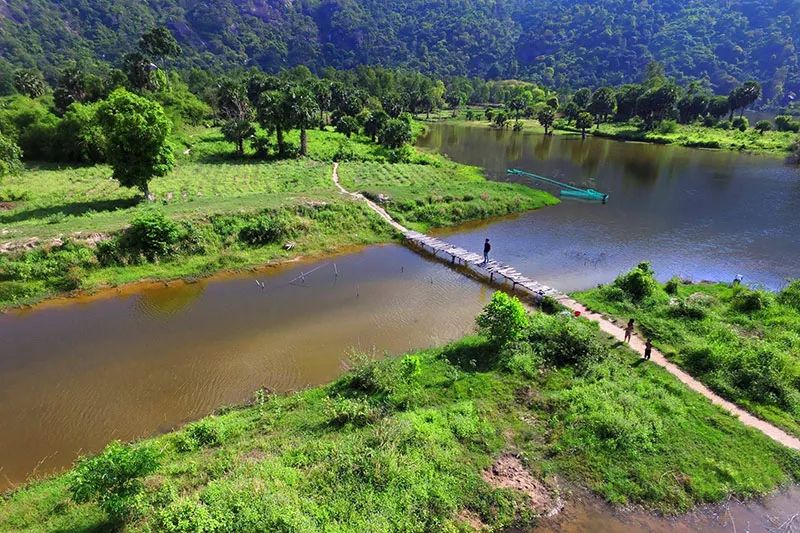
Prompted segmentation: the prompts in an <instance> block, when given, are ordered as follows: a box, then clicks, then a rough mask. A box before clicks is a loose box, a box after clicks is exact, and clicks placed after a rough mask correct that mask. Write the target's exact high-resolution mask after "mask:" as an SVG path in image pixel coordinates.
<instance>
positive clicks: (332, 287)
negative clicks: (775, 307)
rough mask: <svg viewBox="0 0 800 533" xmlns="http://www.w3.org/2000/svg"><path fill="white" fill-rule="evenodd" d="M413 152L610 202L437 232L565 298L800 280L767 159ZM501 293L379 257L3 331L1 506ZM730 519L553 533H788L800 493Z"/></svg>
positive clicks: (598, 146) (798, 187)
mask: <svg viewBox="0 0 800 533" xmlns="http://www.w3.org/2000/svg"><path fill="white" fill-rule="evenodd" d="M421 142H422V143H423V144H424V145H425V146H427V147H429V148H433V149H438V150H441V151H443V152H445V153H447V154H448V155H450V156H451V157H452V158H453V159H456V160H458V161H462V162H467V163H471V164H475V165H481V166H484V167H486V169H487V173H488V175H489V176H490V177H492V178H494V179H506V175H505V170H506V168H510V167H518V168H522V169H524V170H528V171H531V172H534V173H539V174H544V175H547V176H551V177H555V178H557V179H561V180H565V181H570V182H576V183H581V184H583V183H586V184H589V185H591V186H592V187H593V188H595V189H598V190H601V191H603V192H607V193H609V194H610V195H611V200H610V202H609V203H608V204H606V205H599V204H587V203H579V202H564V203H563V204H562V205H560V206H557V207H554V208H548V209H545V210H541V211H538V212H533V213H530V214H526V215H522V216H517V217H510V218H507V219H503V220H500V221H493V222H491V223H477V224H471V225H466V226H463V227H460V228H456V229H451V230H447V231H442V232H440V233H441V234H443V235H446V236H447V238H448V239H449V240H451V241H453V242H456V243H459V244H461V245H464V246H465V247H468V248H470V249H478V248H479V246H480V244H481V243H482V241H483V238H484V236H488V237H490V238H491V239H492V240H493V242H494V252H495V256H496V257H498V258H499V259H502V260H504V261H506V262H508V263H511V264H513V265H514V266H515V267H517V268H518V269H519V270H520V271H521V272H523V273H525V274H526V275H528V276H531V277H535V278H536V279H538V280H539V281H542V282H545V283H547V284H549V285H552V286H554V287H556V288H559V289H562V290H572V289H580V288H586V287H590V286H592V285H594V284H595V283H600V282H607V281H610V280H612V279H613V278H614V276H615V275H616V274H617V273H619V272H621V271H623V270H626V269H628V268H630V267H631V266H632V265H633V264H635V263H636V262H637V261H639V260H642V259H650V260H652V261H653V264H654V266H655V268H656V269H657V270H658V271H659V274H660V276H661V277H662V278H666V277H669V276H670V275H671V274H673V273H677V274H682V275H685V276H691V277H694V278H709V279H729V278H730V277H732V276H733V275H734V274H736V273H742V274H743V275H744V276H745V280H746V281H751V282H756V283H762V284H764V285H765V286H768V287H771V288H778V287H780V286H781V284H782V283H784V280H785V279H786V278H788V277H800V271H799V270H798V268H800V267H798V265H800V241H799V240H798V239H800V227H798V224H800V222H799V221H800V217H798V213H800V180H798V175H797V171H796V170H794V169H789V168H787V167H784V166H782V164H781V163H780V161H777V160H774V159H772V158H765V157H750V156H742V155H739V154H727V153H713V152H707V151H699V150H687V149H681V148H670V147H662V146H651V145H642V144H633V143H616V142H612V141H606V140H600V139H587V140H586V141H581V140H580V139H574V138H567V137H557V136H556V137H550V138H545V137H542V136H539V135H528V134H515V133H513V132H495V131H491V130H483V129H466V128H458V127H451V126H435V127H433V128H432V129H431V130H430V132H429V134H428V135H427V136H426V137H424V138H423V139H422V141H421ZM590 178H591V179H590ZM527 184H530V183H527ZM334 264H335V265H336V267H335V268H334ZM337 272H338V275H337ZM304 273H305V274H306V275H305V276H303V277H301V275H302V274H304ZM256 281H259V282H260V283H263V284H264V288H261V287H260V286H259V285H258V284H257V283H256ZM491 293H492V291H491V289H489V288H487V287H486V286H485V285H482V284H480V283H478V282H476V281H474V280H472V279H469V278H466V277H464V276H463V275H461V274H458V273H456V272H454V271H452V270H450V269H449V268H447V267H446V266H444V265H442V264H440V263H437V262H433V261H430V260H427V259H424V258H422V257H420V256H418V255H416V254H415V253H413V252H411V251H410V250H408V249H406V248H404V247H402V246H398V245H386V246H375V247H370V248H365V249H357V250H354V251H351V252H349V253H345V254H341V255H337V256H332V257H328V258H322V259H317V260H313V261H307V262H300V263H292V264H288V265H284V266H281V267H277V268H270V269H266V270H263V271H260V272H254V273H246V274H240V275H235V276H222V277H216V278H213V279H209V280H205V281H201V282H199V283H193V284H184V283H176V284H171V285H169V286H164V285H163V284H160V285H154V286H149V287H144V288H143V287H135V288H132V289H123V290H119V291H110V292H108V293H104V294H102V295H99V296H91V297H87V298H78V299H69V300H64V301H56V302H52V303H49V304H45V305H43V306H39V307H37V308H34V309H28V310H19V311H14V312H11V313H7V314H4V315H2V314H0V347H2V349H0V428H2V433H0V490H3V489H7V488H9V487H12V486H14V485H15V484H18V483H21V482H23V481H24V480H25V479H26V478H27V477H28V476H30V475H31V474H47V473H51V472H54V471H57V470H59V469H62V468H64V467H67V466H69V465H70V464H71V463H72V462H73V460H74V459H75V457H76V456H77V455H78V454H79V453H92V452H96V451H98V450H100V449H102V448H103V446H105V445H106V444H107V443H108V442H109V441H110V440H112V439H121V440H123V441H127V440H132V439H136V438H139V437H146V436H149V435H153V434H156V433H159V432H162V431H166V430H169V429H170V428H173V427H175V426H176V425H179V424H181V423H183V422H186V421H188V420H193V419H197V418H199V417H201V416H203V415H206V414H208V413H210V412H212V411H214V410H215V409H218V408H219V407H221V406H224V405H230V404H234V403H240V402H243V401H246V400H247V399H248V398H250V397H251V395H252V393H253V391H255V390H257V389H259V388H261V387H266V388H269V389H271V390H274V391H288V390H295V389H298V388H302V387H308V386H314V385H318V384H321V383H325V382H328V381H330V380H332V379H334V378H335V377H336V376H338V375H340V374H341V372H342V371H343V369H344V367H345V365H346V362H347V359H348V353H349V352H351V351H352V350H353V349H358V350H365V351H375V352H376V353H379V354H380V353H383V352H384V351H387V352H388V353H393V354H396V353H402V352H404V351H408V350H413V349H418V348H424V347H429V346H434V345H439V344H442V343H445V342H448V341H450V340H453V339H456V338H458V337H460V336H463V335H464V334H467V333H469V332H471V331H473V328H474V326H473V324H474V317H475V315H476V314H477V313H478V312H479V310H480V309H481V308H482V307H483V305H485V304H486V303H487V302H488V300H489V299H490V298H491ZM729 508H730V513H729V514H726V515H725V516H722V517H720V509H719V508H716V507H715V508H709V509H708V510H703V511H701V512H698V513H695V514H693V515H691V516H687V517H680V518H677V519H665V518H657V517H653V516H651V515H647V514H637V513H618V512H614V511H612V510H611V509H610V508H608V507H606V506H605V505H604V504H602V503H600V502H598V501H596V500H592V499H587V500H584V501H580V502H573V503H572V504H570V505H569V507H568V508H567V511H566V512H565V514H564V515H563V516H562V517H560V518H558V519H557V521H556V522H554V523H553V524H548V525H546V527H547V528H550V529H548V530H551V531H575V532H578V531H581V532H583V531H586V532H588V531H599V530H603V531H630V530H632V529H633V530H637V531H653V532H667V531H673V530H681V531H705V532H715V531H723V530H724V531H732V529H731V528H730V523H728V522H725V520H726V517H732V519H733V520H734V521H735V523H736V524H744V523H745V522H746V523H749V524H750V525H749V531H752V532H756V531H768V528H769V527H773V528H774V527H776V526H777V525H780V523H778V524H775V523H774V522H770V520H771V519H773V518H774V519H776V520H777V519H778V518H780V517H783V518H782V519H783V520H786V519H788V518H790V517H791V515H792V514H794V512H797V510H798V509H800V491H798V490H797V489H791V490H790V491H789V492H788V493H785V494H780V495H777V496H774V497H772V498H770V499H768V500H767V501H765V502H749V503H746V504H738V503H732V504H731V505H730V507H729ZM731 523H732V522H731ZM740 530H741V525H740Z"/></svg>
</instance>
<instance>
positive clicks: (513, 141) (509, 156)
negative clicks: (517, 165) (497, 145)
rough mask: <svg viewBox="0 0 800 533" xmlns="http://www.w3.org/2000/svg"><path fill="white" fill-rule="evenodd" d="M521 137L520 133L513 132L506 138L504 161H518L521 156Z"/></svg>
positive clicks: (522, 141) (522, 143)
mask: <svg viewBox="0 0 800 533" xmlns="http://www.w3.org/2000/svg"><path fill="white" fill-rule="evenodd" d="M523 139H524V138H523V136H522V134H521V133H518V132H515V133H513V134H512V135H511V136H510V137H509V138H508V139H507V140H506V161H508V162H509V163H510V162H511V161H518V160H519V159H520V158H521V157H522V147H523V145H524V140H523ZM509 166H511V165H509Z"/></svg>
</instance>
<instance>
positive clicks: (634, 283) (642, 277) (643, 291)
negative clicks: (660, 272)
mask: <svg viewBox="0 0 800 533" xmlns="http://www.w3.org/2000/svg"><path fill="white" fill-rule="evenodd" d="M614 286H615V287H617V288H619V289H620V290H622V291H623V292H624V293H625V296H626V297H627V298H629V299H630V300H632V301H634V302H641V301H642V300H644V299H645V298H647V297H648V296H650V295H651V294H653V292H655V290H656V288H658V283H657V282H656V280H655V278H654V277H653V271H652V269H651V268H650V263H639V265H638V266H637V267H636V268H634V269H633V270H631V271H630V272H627V273H625V274H622V275H620V276H618V277H617V279H615V280H614Z"/></svg>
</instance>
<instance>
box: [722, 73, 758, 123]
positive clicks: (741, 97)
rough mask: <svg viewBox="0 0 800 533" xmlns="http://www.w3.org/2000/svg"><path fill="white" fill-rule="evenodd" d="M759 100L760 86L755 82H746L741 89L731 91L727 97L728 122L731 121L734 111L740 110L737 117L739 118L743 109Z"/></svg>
mask: <svg viewBox="0 0 800 533" xmlns="http://www.w3.org/2000/svg"><path fill="white" fill-rule="evenodd" d="M759 98H761V84H759V83H758V82H757V81H748V82H745V83H744V85H742V86H741V87H736V88H735V89H733V90H732V91H731V94H730V95H729V96H728V102H729V104H730V108H731V117H730V120H733V113H734V111H736V110H737V109H740V110H741V111H740V112H739V116H740V117H741V116H742V115H743V114H744V110H745V108H747V106H749V105H751V104H754V103H755V102H756V100H758V99H759Z"/></svg>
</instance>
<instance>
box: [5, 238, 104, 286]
mask: <svg viewBox="0 0 800 533" xmlns="http://www.w3.org/2000/svg"><path fill="white" fill-rule="evenodd" d="M93 263H94V254H93V253H92V251H91V250H90V249H89V248H87V247H86V246H82V245H78V244H75V243H72V242H69V241H67V242H65V243H64V244H62V245H60V246H53V247H51V248H39V249H36V250H32V251H29V252H22V253H18V254H16V255H4V256H0V280H8V281H13V282H37V281H38V282H45V284H46V285H47V286H49V287H50V288H52V289H55V290H59V291H72V290H75V289H77V288H79V287H80V285H81V278H82V276H83V275H84V273H85V270H86V269H88V268H90V267H91V266H92V265H93ZM9 299H11V298H9Z"/></svg>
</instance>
